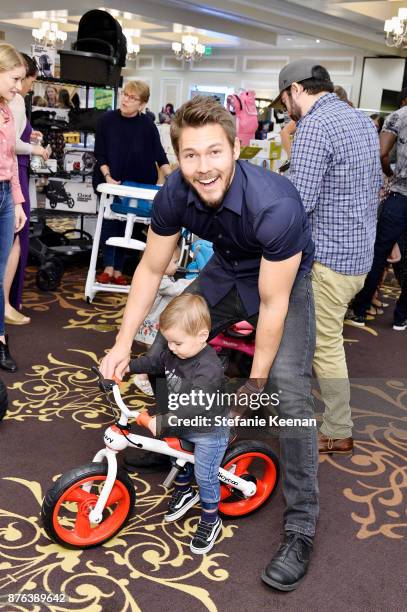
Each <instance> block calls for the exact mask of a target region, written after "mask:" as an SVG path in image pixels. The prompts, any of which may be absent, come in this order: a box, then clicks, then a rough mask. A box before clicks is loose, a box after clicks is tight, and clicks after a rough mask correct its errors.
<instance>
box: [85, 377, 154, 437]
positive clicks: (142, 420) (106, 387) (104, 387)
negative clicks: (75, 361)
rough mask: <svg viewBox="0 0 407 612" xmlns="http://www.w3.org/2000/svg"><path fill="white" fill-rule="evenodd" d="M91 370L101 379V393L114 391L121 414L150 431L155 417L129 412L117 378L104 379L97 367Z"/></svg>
mask: <svg viewBox="0 0 407 612" xmlns="http://www.w3.org/2000/svg"><path fill="white" fill-rule="evenodd" d="M91 370H92V372H94V373H95V374H96V375H97V376H98V378H99V388H100V390H101V391H103V392H104V393H107V392H108V391H113V396H114V399H115V401H116V404H117V405H118V407H119V408H120V411H121V413H122V414H123V415H124V416H125V417H127V418H130V417H132V418H134V419H136V423H137V425H141V426H142V427H146V428H147V429H148V426H149V424H150V422H151V420H152V419H153V417H151V416H150V415H149V414H147V413H146V412H140V411H139V410H129V409H128V408H127V406H126V404H125V403H124V402H123V399H122V396H121V393H120V389H119V383H120V380H119V379H118V378H116V377H115V376H114V377H113V379H112V380H110V379H108V378H103V376H102V373H101V371H100V370H99V368H97V367H96V366H92V367H91Z"/></svg>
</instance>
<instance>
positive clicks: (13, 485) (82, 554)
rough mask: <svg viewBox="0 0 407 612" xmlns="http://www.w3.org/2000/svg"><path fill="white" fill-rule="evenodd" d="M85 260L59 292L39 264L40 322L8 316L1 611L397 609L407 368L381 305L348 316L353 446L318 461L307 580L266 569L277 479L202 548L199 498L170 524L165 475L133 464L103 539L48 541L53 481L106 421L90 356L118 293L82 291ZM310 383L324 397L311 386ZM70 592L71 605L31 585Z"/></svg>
mask: <svg viewBox="0 0 407 612" xmlns="http://www.w3.org/2000/svg"><path fill="white" fill-rule="evenodd" d="M85 274H86V271H85V270H83V269H73V270H69V271H68V272H66V273H65V275H64V277H63V279H62V283H61V286H60V288H59V290H58V291H57V292H53V293H41V292H39V291H38V290H37V288H36V287H35V282H34V270H30V272H29V275H28V279H27V287H26V291H25V295H24V311H25V312H26V313H27V314H28V315H30V316H31V317H32V323H31V325H29V326H25V327H13V328H10V329H9V330H8V331H9V334H10V345H11V349H12V352H13V355H14V356H15V358H16V360H17V362H18V365H19V371H18V372H16V373H15V374H14V375H10V374H6V373H4V374H2V375H1V377H2V379H3V380H4V381H5V382H6V384H7V386H8V393H9V400H10V404H9V410H8V412H7V415H6V417H5V419H4V420H3V421H2V422H1V423H0V453H1V454H0V457H1V462H0V473H1V474H0V482H1V485H0V604H4V605H5V608H4V609H5V610H6V611H7V612H13V611H14V610H35V611H41V610H48V609H49V610H52V611H54V610H55V611H57V610H58V611H59V610H75V611H89V612H96V611H99V610H100V611H110V610H112V611H113V610H114V611H115V612H116V611H123V612H127V611H136V610H143V611H144V610H149V611H150V610H152V611H153V612H156V611H161V610H164V609H167V608H171V607H174V608H175V607H176V608H177V610H181V611H183V610H185V611H186V610H188V611H189V610H192V611H201V610H209V611H217V610H219V611H225V612H229V611H230V612H231V611H232V610H236V609H241V610H244V611H245V610H252V609H254V608H258V607H261V606H264V607H266V606H267V607H268V608H274V609H277V610H290V611H291V610H313V611H314V610H325V609H326V607H327V606H328V607H329V608H330V609H331V610H334V611H336V610H343V609H344V608H346V609H348V610H366V609H369V610H382V609H384V605H386V609H401V607H400V605H401V602H402V601H404V602H405V601H406V599H401V597H402V593H401V591H403V589H404V587H405V581H404V587H401V588H400V585H401V577H402V573H403V572H402V562H401V560H402V558H403V556H404V567H405V547H406V539H407V511H406V506H407V380H406V378H403V373H404V368H405V366H404V365H403V364H404V362H405V359H403V355H404V343H405V336H403V334H396V335H394V332H392V330H391V328H390V317H391V313H389V312H388V311H386V312H385V314H384V315H382V316H381V317H379V316H378V317H375V318H372V319H371V321H369V326H368V327H367V328H365V329H356V328H353V327H351V326H348V325H347V326H346V327H345V340H346V349H347V352H348V360H349V370H350V373H351V375H352V408H353V419H354V423H355V440H356V448H355V454H354V455H353V457H348V458H346V457H339V458H337V457H335V456H332V457H328V456H326V457H324V458H323V459H322V460H321V464H320V489H321V515H320V521H319V530H318V537H317V539H316V546H315V552H314V558H313V562H312V566H311V568H310V572H309V576H308V577H307V580H306V581H305V582H304V583H303V585H302V586H301V588H300V589H298V591H296V592H294V593H292V594H290V595H288V596H287V595H284V594H283V595H282V594H281V593H276V592H275V591H272V590H270V589H268V588H267V587H266V586H264V585H263V584H262V583H261V582H260V579H259V575H260V573H261V570H262V568H263V566H264V565H265V564H266V563H267V562H268V560H269V558H270V556H271V554H272V553H273V552H274V550H275V548H276V546H277V545H278V542H279V539H280V534H281V527H282V512H283V500H282V496H281V491H279V492H278V493H277V494H276V495H275V496H274V497H273V499H272V501H271V502H270V504H269V505H267V506H266V507H265V508H263V509H262V510H260V511H259V512H258V513H257V514H254V515H253V516H250V517H247V518H246V519H243V520H241V521H225V522H224V528H223V531H222V535H221V538H220V540H219V543H218V544H217V545H216V546H215V547H214V548H213V550H212V551H211V552H210V553H209V554H208V555H205V556H203V557H200V556H196V555H193V554H192V553H191V552H190V550H189V542H190V539H191V534H192V533H193V531H194V528H195V526H196V523H197V521H198V515H199V514H198V509H197V508H194V509H193V510H192V511H191V512H189V513H188V514H187V515H186V517H184V518H183V519H181V520H180V521H179V522H177V523H172V524H167V523H165V522H164V520H163V517H164V513H165V510H166V506H167V503H168V492H167V491H166V489H165V488H164V487H163V486H162V484H161V483H162V480H163V478H164V476H163V475H162V474H152V475H150V474H143V473H142V472H139V473H135V474H132V476H131V478H132V481H133V483H134V486H135V489H136V508H135V512H134V515H133V517H132V518H131V520H130V521H129V523H128V524H127V525H126V527H125V528H124V529H123V530H122V531H121V532H120V533H119V534H118V535H117V536H116V537H115V538H113V539H112V540H111V541H109V542H108V543H106V544H104V545H103V546H100V547H97V548H94V549H89V550H84V551H73V550H68V549H65V548H63V547H62V546H60V545H57V544H55V543H53V542H51V541H50V540H49V539H48V537H47V536H46V534H45V531H44V530H43V528H42V525H41V522H40V507H41V504H42V498H43V496H44V495H45V493H46V490H47V489H48V488H49V487H50V486H51V485H52V482H53V480H55V479H56V478H57V477H58V476H59V475H60V474H62V473H64V472H66V471H67V470H69V469H71V468H73V467H77V466H80V465H86V464H88V463H90V462H91V460H92V458H93V456H94V455H95V453H96V452H97V451H98V450H99V448H101V447H102V446H103V444H102V438H103V429H104V428H105V427H106V426H107V425H108V424H110V423H111V422H112V415H111V412H110V408H109V405H108V403H107V402H106V399H105V397H104V396H102V395H101V394H100V391H99V389H98V387H97V385H96V379H95V375H94V374H93V373H92V372H91V370H90V368H91V366H92V365H93V364H95V363H98V362H99V361H100V359H101V357H102V356H103V354H104V352H105V350H106V349H108V348H109V347H110V346H111V344H112V343H113V340H114V335H115V331H116V329H117V326H118V325H119V323H120V321H121V317H122V312H123V307H124V304H125V297H124V296H121V295H119V294H99V295H97V296H96V297H95V300H94V301H93V303H92V304H87V303H86V302H85V301H84V298H83V290H84V282H85ZM384 293H385V294H386V300H387V299H388V300H389V301H390V302H391V306H390V308H389V310H391V309H392V305H393V303H394V298H395V297H396V295H397V289H395V288H394V287H393V286H391V285H389V286H386V287H385V289H384ZM123 392H124V394H125V398H126V402H127V403H128V404H129V405H130V406H131V407H132V408H134V409H135V408H143V407H146V406H148V405H149V404H151V403H152V400H151V399H150V398H146V397H145V396H144V395H143V394H141V393H139V392H137V390H136V389H135V388H134V386H132V385H131V384H130V382H129V383H127V384H126V386H124V389H123ZM315 396H316V399H317V400H318V390H317V389H315ZM273 444H274V443H273ZM276 451H277V452H278V448H276ZM338 572H340V575H341V580H339V579H338ZM383 575H386V583H385V584H381V583H380V580H381V577H382V576H383ZM379 577H380V580H379ZM404 578H405V577H404ZM362 579H363V584H364V588H363V589H361V590H360V592H359V593H358V594H355V592H350V591H349V589H348V588H347V586H346V585H347V580H348V581H349V583H350V582H352V581H353V584H354V583H355V580H362ZM380 584H381V586H380ZM61 593H63V594H65V597H66V601H64V602H63V603H60V602H58V601H54V602H50V601H48V602H44V601H41V600H39V601H37V602H35V599H34V596H35V595H41V594H43V595H44V594H54V595H58V594H61ZM10 594H20V595H22V594H25V595H26V596H27V597H26V598H25V602H21V601H17V602H13V601H11V600H7V597H9V595H10ZM29 595H31V596H32V597H31V599H29V598H28V596H29ZM322 595H323V597H322ZM282 597H289V598H290V599H282ZM27 598H28V599H27ZM392 606H393V607H392Z"/></svg>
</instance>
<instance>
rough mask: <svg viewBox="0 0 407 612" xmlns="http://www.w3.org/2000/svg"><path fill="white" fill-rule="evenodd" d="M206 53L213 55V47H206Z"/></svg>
mask: <svg viewBox="0 0 407 612" xmlns="http://www.w3.org/2000/svg"><path fill="white" fill-rule="evenodd" d="M205 55H212V47H205Z"/></svg>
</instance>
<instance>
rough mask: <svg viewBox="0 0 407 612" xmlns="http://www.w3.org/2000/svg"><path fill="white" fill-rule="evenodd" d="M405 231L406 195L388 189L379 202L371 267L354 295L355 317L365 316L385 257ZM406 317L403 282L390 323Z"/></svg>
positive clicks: (400, 320)
mask: <svg viewBox="0 0 407 612" xmlns="http://www.w3.org/2000/svg"><path fill="white" fill-rule="evenodd" d="M406 231H407V196H404V195H401V193H396V192H392V193H391V194H390V195H389V197H388V198H387V199H386V200H385V202H384V204H383V211H382V213H381V215H380V217H379V221H378V223H377V233H376V242H375V246H374V258H373V264H372V268H371V270H370V272H369V274H368V275H367V277H366V280H365V284H364V286H363V289H362V290H361V291H359V293H358V294H357V295H356V297H355V299H354V301H353V304H352V310H353V312H354V313H355V314H357V315H358V316H365V314H366V311H367V310H368V309H369V306H370V304H371V301H372V298H373V295H374V293H375V291H376V289H377V287H378V285H379V283H380V280H381V278H382V274H383V271H384V268H385V266H386V262H387V257H388V256H389V255H390V252H391V250H392V248H393V245H394V244H395V243H396V242H398V241H399V240H400V239H402V238H403V235H404V234H405V233H406ZM406 319H407V283H406V282H405V283H403V287H402V290H401V294H400V297H399V299H398V300H397V304H396V309H395V311H394V323H395V324H396V325H397V324H401V323H403V322H404V321H405V320H406Z"/></svg>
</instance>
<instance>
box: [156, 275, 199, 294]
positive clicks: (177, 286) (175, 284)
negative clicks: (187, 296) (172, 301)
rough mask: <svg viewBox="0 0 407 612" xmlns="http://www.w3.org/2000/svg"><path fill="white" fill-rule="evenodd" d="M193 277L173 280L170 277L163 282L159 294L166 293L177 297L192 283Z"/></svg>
mask: <svg viewBox="0 0 407 612" xmlns="http://www.w3.org/2000/svg"><path fill="white" fill-rule="evenodd" d="M192 280H193V279H192V278H191V279H187V278H179V279H178V280H176V281H171V280H170V279H168V280H166V282H162V283H161V285H160V288H159V294H160V295H165V296H169V297H176V296H177V295H180V293H182V292H183V291H184V289H186V288H187V287H188V285H190V284H191V283H192Z"/></svg>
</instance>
